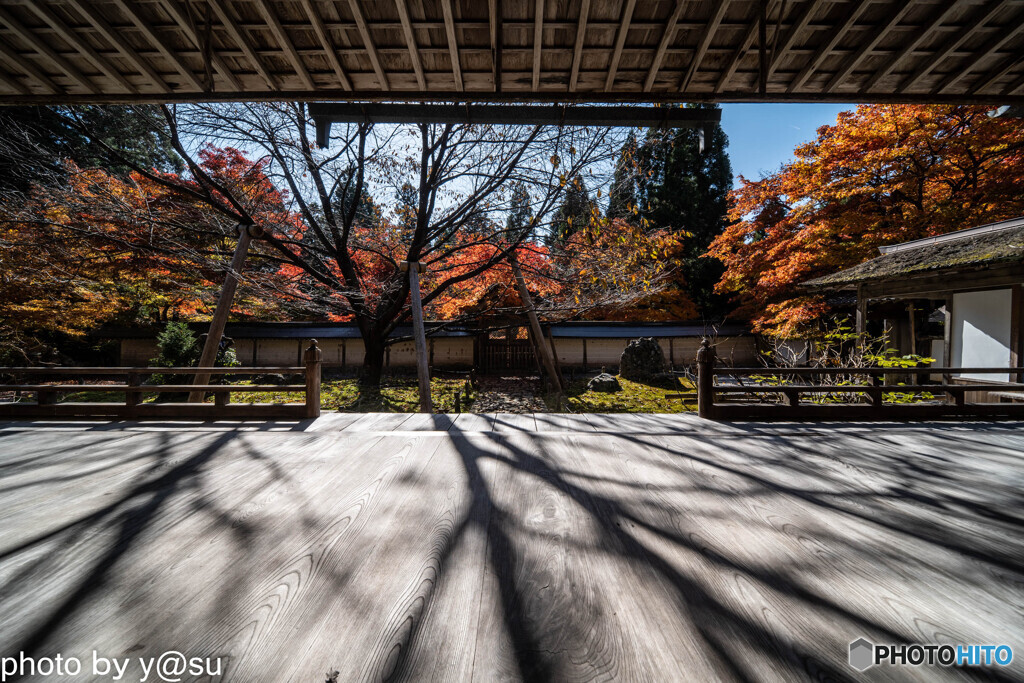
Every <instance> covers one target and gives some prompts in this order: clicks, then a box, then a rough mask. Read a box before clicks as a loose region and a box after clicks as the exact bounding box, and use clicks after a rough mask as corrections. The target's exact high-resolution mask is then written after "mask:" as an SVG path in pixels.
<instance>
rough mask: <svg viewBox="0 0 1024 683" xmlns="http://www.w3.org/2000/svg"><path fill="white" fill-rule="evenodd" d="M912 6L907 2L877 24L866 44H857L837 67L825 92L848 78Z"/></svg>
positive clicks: (830, 90)
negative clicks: (854, 49)
mask: <svg viewBox="0 0 1024 683" xmlns="http://www.w3.org/2000/svg"><path fill="white" fill-rule="evenodd" d="M913 6H914V5H913V3H911V2H907V3H904V4H903V6H901V7H897V8H896V11H895V12H893V13H892V14H891V15H889V19H888V20H887V21H885V23H883V24H879V25H878V26H877V27H876V28H875V30H874V31H873V32H872V33H871V37H870V38H868V40H867V41H866V42H862V43H859V44H858V46H857V51H856V52H854V53H853V54H852V55H850V56H849V57H847V58H846V61H845V62H843V65H842V66H840V67H839V71H837V72H836V74H835V76H833V77H832V79H831V80H830V81H829V82H828V85H826V86H825V91H826V92H832V91H833V90H835V89H836V86H837V85H839V84H840V83H842V82H843V81H845V80H846V79H847V78H849V77H850V75H851V74H852V73H853V72H854V70H855V69H856V68H857V65H858V64H860V63H861V61H862V60H863V59H864V58H865V57H867V56H868V55H869V54H870V53H871V51H872V50H874V49H875V46H877V45H878V43H880V42H881V41H882V38H884V37H885V35H886V34H887V33H888V32H889V31H891V30H892V28H893V26H895V25H896V24H898V23H900V20H901V19H903V17H905V16H906V15H907V12H908V11H909V10H910V8H911V7H913Z"/></svg>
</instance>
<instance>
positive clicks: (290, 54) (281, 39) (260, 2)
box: [256, 0, 316, 90]
mask: <svg viewBox="0 0 1024 683" xmlns="http://www.w3.org/2000/svg"><path fill="white" fill-rule="evenodd" d="M256 6H257V7H258V8H259V10H260V14H262V15H263V19H264V20H265V21H266V22H267V26H269V27H270V32H271V33H273V34H274V38H276V39H277V44H278V45H279V46H280V47H281V49H282V50H283V51H284V54H285V57H287V59H288V62H289V63H290V64H291V65H292V68H293V69H295V73H296V75H298V77H299V80H300V81H302V84H303V85H304V86H306V87H307V88H309V89H310V90H313V89H315V88H316V85H315V84H314V83H313V77H312V76H310V75H309V71H308V70H307V69H306V65H305V64H303V62H302V58H301V57H299V53H298V52H296V50H295V45H294V44H293V43H292V39H291V38H289V37H288V32H287V31H285V29H284V26H282V25H281V20H280V19H278V18H277V15H276V14H275V13H274V8H273V7H271V6H270V3H269V2H267V0H256Z"/></svg>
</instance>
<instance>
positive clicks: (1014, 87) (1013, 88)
mask: <svg viewBox="0 0 1024 683" xmlns="http://www.w3.org/2000/svg"><path fill="white" fill-rule="evenodd" d="M1021 88H1024V76H1021V77H1020V78H1018V79H1017V80H1016V81H1014V82H1013V83H1011V84H1010V85H1009V86H1008V87H1007V88H1006V89H1005V90H1004V91H1003V95H1004V96H1006V97H1010V96H1012V95H1013V94H1015V93H1016V92H1017V91H1018V90H1020V89H1021Z"/></svg>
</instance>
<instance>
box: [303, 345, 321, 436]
mask: <svg viewBox="0 0 1024 683" xmlns="http://www.w3.org/2000/svg"><path fill="white" fill-rule="evenodd" d="M323 355H324V354H323V352H322V351H321V350H320V347H319V346H317V345H316V339H310V340H309V347H308V348H307V349H306V352H305V353H304V354H303V356H302V359H303V360H304V361H305V362H306V417H320V361H321V360H322V359H323Z"/></svg>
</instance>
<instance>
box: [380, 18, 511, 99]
mask: <svg viewBox="0 0 1024 683" xmlns="http://www.w3.org/2000/svg"><path fill="white" fill-rule="evenodd" d="M491 2H492V3H493V2H494V0H491ZM395 7H396V8H397V9H398V18H399V20H400V21H401V22H402V33H404V34H405V44H406V45H408V46H409V59H411V60H412V70H413V71H414V72H416V83H417V84H418V85H419V86H420V90H426V89H427V79H426V78H425V77H424V76H423V64H422V63H421V62H420V51H419V48H417V47H416V34H415V33H413V30H412V22H411V21H409V7H408V5H406V3H405V0H395ZM492 38H493V36H492Z"/></svg>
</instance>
